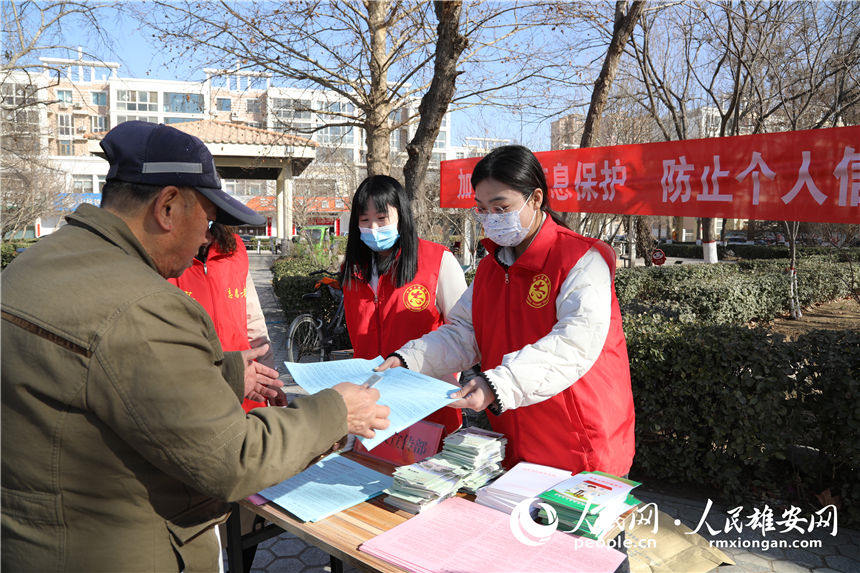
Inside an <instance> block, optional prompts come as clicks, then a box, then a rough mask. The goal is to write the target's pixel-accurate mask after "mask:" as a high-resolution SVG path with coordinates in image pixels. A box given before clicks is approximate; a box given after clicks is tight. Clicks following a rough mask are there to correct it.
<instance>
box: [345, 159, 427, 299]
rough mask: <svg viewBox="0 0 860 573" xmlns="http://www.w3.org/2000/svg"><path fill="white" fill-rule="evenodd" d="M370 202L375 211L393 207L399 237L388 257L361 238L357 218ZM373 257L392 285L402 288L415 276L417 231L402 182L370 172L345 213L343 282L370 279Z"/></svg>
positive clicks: (379, 270)
mask: <svg viewBox="0 0 860 573" xmlns="http://www.w3.org/2000/svg"><path fill="white" fill-rule="evenodd" d="M371 201H373V206H374V207H375V208H376V210H377V211H382V212H388V207H389V206H393V207H394V208H395V210H397V231H398V232H399V233H400V238H399V239H397V242H396V243H394V246H393V247H392V248H391V252H390V254H389V255H388V256H382V255H380V254H379V253H376V252H374V251H372V250H371V249H370V247H368V246H367V245H365V244H364V243H363V242H362V241H361V232H360V231H359V230H358V220H359V218H361V215H362V214H363V213H364V212H365V211H367V206H368V205H369V204H370V202H371ZM374 258H376V269H377V272H378V273H379V275H380V276H381V275H384V274H385V273H391V278H392V279H394V285H395V286H396V287H398V288H399V287H402V286H403V285H405V284H406V283H409V282H411V281H412V279H414V278H415V273H416V272H418V232H417V231H416V230H415V223H414V222H413V219H412V201H411V200H410V199H409V196H408V195H407V194H406V190H405V189H404V188H403V185H401V184H400V182H399V181H397V179H394V178H393V177H389V176H388V175H373V176H371V177H368V178H367V179H365V180H364V181H362V182H361V185H359V186H358V189H356V191H355V195H354V196H353V197H352V212H351V213H350V215H349V238H348V239H347V241H346V259H345V260H344V263H343V282H344V284H348V283H349V282H350V281H352V280H353V279H360V280H363V281H365V282H369V281H370V273H371V264H372V261H373V259H374Z"/></svg>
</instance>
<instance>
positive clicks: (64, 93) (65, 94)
mask: <svg viewBox="0 0 860 573" xmlns="http://www.w3.org/2000/svg"><path fill="white" fill-rule="evenodd" d="M57 100H58V101H59V102H60V103H72V90H57Z"/></svg>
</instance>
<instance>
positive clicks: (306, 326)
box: [286, 270, 346, 362]
mask: <svg viewBox="0 0 860 573" xmlns="http://www.w3.org/2000/svg"><path fill="white" fill-rule="evenodd" d="M314 275H324V276H323V277H322V278H321V279H320V280H318V281H317V282H316V284H315V285H314V292H310V293H307V294H304V295H302V300H317V301H319V299H321V298H322V288H323V287H327V288H328V291H329V293H330V294H331V297H332V298H333V299H334V300H336V301H337V310H336V311H335V313H334V315H332V317H331V318H330V319H328V320H326V318H325V316H324V313H323V310H322V308H319V310H318V312H317V313H316V315H315V314H311V313H305V314H300V315H299V316H297V317H296V318H294V319H293V321H292V322H291V323H290V327H289V328H288V329H287V341H286V347H287V348H286V350H287V360H288V361H289V362H301V360H302V358H313V357H315V356H316V357H318V360H319V361H320V362H324V361H326V360H329V359H331V352H332V350H334V346H335V340H336V339H337V338H338V337H339V336H341V335H343V334H344V333H345V332H346V324H345V320H344V310H343V290H342V289H341V286H340V283H339V282H338V280H337V278H336V276H335V275H334V274H332V273H330V272H328V271H324V270H320V271H314V272H312V273H310V274H308V276H310V277H312V276H314Z"/></svg>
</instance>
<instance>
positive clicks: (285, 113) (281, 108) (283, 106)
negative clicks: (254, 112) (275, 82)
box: [271, 97, 311, 120]
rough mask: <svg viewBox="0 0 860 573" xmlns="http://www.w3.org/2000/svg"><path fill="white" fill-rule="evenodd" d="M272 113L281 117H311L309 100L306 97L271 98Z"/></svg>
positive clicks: (287, 118)
mask: <svg viewBox="0 0 860 573" xmlns="http://www.w3.org/2000/svg"><path fill="white" fill-rule="evenodd" d="M271 102H272V114H274V115H275V116H276V117H278V118H281V119H286V120H290V119H311V102H310V100H306V99H287V98H281V97H275V98H272V99H271Z"/></svg>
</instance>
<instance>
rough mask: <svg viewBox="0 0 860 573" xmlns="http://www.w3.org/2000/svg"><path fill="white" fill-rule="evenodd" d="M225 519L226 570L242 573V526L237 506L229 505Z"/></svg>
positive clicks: (231, 572) (235, 504) (232, 572)
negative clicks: (228, 514) (229, 508)
mask: <svg viewBox="0 0 860 573" xmlns="http://www.w3.org/2000/svg"><path fill="white" fill-rule="evenodd" d="M230 506H231V511H230V517H229V518H227V568H228V570H229V572H230V573H243V572H244V566H243V560H242V524H241V523H240V521H239V504H237V503H231V504H230Z"/></svg>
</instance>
